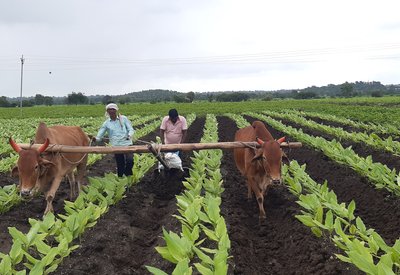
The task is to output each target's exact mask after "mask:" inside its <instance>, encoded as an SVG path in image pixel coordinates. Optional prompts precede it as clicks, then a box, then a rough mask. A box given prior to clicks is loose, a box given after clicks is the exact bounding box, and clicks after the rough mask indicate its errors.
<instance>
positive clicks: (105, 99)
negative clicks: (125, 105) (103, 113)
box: [101, 95, 113, 105]
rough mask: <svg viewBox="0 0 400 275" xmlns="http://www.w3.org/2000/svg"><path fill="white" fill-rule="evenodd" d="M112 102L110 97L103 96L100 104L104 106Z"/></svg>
mask: <svg viewBox="0 0 400 275" xmlns="http://www.w3.org/2000/svg"><path fill="white" fill-rule="evenodd" d="M111 102H113V98H112V96H110V95H105V96H103V98H102V100H101V103H103V104H104V105H106V104H108V103H111Z"/></svg>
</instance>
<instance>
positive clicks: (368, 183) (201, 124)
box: [0, 98, 400, 274]
mask: <svg viewBox="0 0 400 275" xmlns="http://www.w3.org/2000/svg"><path fill="white" fill-rule="evenodd" d="M398 102H399V99H398V98H391V100H387V99H386V98H382V99H376V100H375V102H374V103H375V104H372V103H371V101H370V100H367V99H363V100H359V101H357V100H353V99H352V100H349V101H342V100H325V101H324V100H315V101H280V102H244V103H232V104H228V103H224V104H219V105H218V103H195V104H193V105H190V104H182V105H170V104H159V105H158V104H157V105H154V104H137V105H124V106H122V108H121V109H122V111H123V113H124V114H127V115H130V118H131V120H132V122H133V124H134V128H135V129H137V135H138V136H137V138H138V139H139V140H138V141H136V143H137V144H139V143H140V141H141V140H144V141H155V140H156V136H157V135H158V126H159V123H160V119H161V117H162V115H164V114H165V113H167V110H168V109H169V108H171V107H176V108H177V109H178V110H179V111H180V112H181V113H182V114H184V115H185V116H187V117H189V121H190V127H189V130H188V137H187V142H190V143H194V142H210V141H211V140H214V141H233V137H234V134H235V131H236V130H237V129H238V128H240V127H243V126H245V125H248V124H249V123H252V122H253V121H254V120H256V119H257V120H261V121H263V122H264V123H265V124H266V126H267V128H268V129H269V130H270V132H271V133H272V135H273V136H274V137H275V138H279V137H281V136H286V137H287V139H288V140H289V142H290V141H300V142H302V143H303V147H302V148H297V149H291V150H286V154H287V155H288V157H289V159H290V160H291V162H290V165H285V167H284V173H285V183H284V184H282V185H279V186H273V187H272V188H271V189H270V190H269V192H268V195H267V196H266V199H265V209H266V215H267V217H266V221H265V222H263V223H259V221H258V207H257V203H256V201H255V199H253V200H250V201H247V199H246V195H247V188H246V185H245V180H244V179H243V178H242V177H241V175H240V174H239V172H238V170H237V169H236V167H235V165H234V161H233V155H232V151H231V150H224V151H220V150H210V151H201V152H204V153H201V154H199V153H193V152H185V153H184V155H183V166H184V167H189V168H190V170H185V172H179V171H175V172H173V173H171V174H170V175H169V176H168V177H166V176H165V175H159V174H158V173H157V172H156V171H155V166H154V165H155V160H154V158H153V157H152V156H151V155H150V156H148V155H147V154H142V155H140V158H139V156H136V158H135V170H134V171H135V172H136V176H135V177H134V178H133V179H129V180H127V179H124V180H122V181H118V179H116V178H115V177H113V176H112V175H111V174H109V173H113V172H114V167H115V164H114V160H113V159H112V156H111V155H107V156H100V155H98V156H97V157H93V158H92V159H91V165H90V167H89V168H88V175H89V177H91V178H92V179H91V184H90V185H93V188H95V187H96V188H97V189H96V190H97V191H88V192H85V194H86V196H85V198H82V199H78V200H77V202H76V203H75V204H74V205H72V204H71V203H67V204H66V205H67V207H65V202H64V199H67V197H68V193H69V188H68V187H67V186H68V185H67V184H62V186H61V188H60V189H59V192H58V193H57V196H56V199H55V203H54V208H55V212H56V214H61V215H60V216H57V215H56V218H54V219H53V218H52V217H51V218H47V220H46V219H45V222H43V223H39V222H37V221H40V220H41V219H42V217H41V215H42V213H43V210H44V207H45V202H44V200H43V197H42V196H39V197H36V198H33V199H32V200H31V201H21V200H20V199H19V197H18V196H17V195H15V194H17V191H16V190H13V189H11V188H10V186H12V185H13V184H16V183H17V179H14V178H11V177H10V176H9V170H10V168H11V167H12V165H13V163H15V159H16V157H17V156H15V154H14V153H13V152H12V151H11V150H10V148H8V147H9V145H8V144H7V143H6V138H7V137H8V136H9V135H10V134H11V135H12V136H13V137H14V138H15V139H16V140H17V141H18V142H28V141H29V139H30V138H32V137H33V135H34V130H35V127H36V125H37V123H38V121H40V120H46V122H47V123H48V124H49V125H52V124H58V123H63V124H68V125H80V126H82V127H83V128H84V130H85V131H86V132H87V133H88V134H94V133H95V132H96V129H97V128H98V127H99V126H100V123H101V121H102V120H103V118H102V117H100V115H97V114H102V113H103V110H102V106H89V107H88V108H85V107H76V109H74V115H72V114H71V113H69V112H68V111H67V110H65V109H66V108H65V107H58V106H56V107H41V108H39V107H37V108H31V109H27V110H24V113H25V114H26V116H30V118H29V119H15V118H14V119H8V118H3V119H1V120H2V122H3V123H2V125H4V129H5V130H4V131H3V134H1V136H2V143H3V144H1V145H0V170H1V171H2V172H1V173H0V186H2V187H3V188H2V189H1V191H0V192H1V193H0V204H1V205H0V213H1V214H0V217H1V223H0V253H1V254H0V257H1V258H2V260H1V263H0V274H11V273H13V272H14V273H16V272H17V271H20V272H21V274H24V273H23V272H24V271H25V270H26V273H29V272H30V274H41V273H43V272H47V273H54V274H150V272H149V269H147V268H146V266H151V267H153V268H157V269H159V270H163V271H164V272H166V273H167V274H171V273H173V272H174V269H175V274H190V272H193V274H199V273H202V274H224V273H227V274H363V273H370V274H390V273H394V274H396V273H398V272H399V267H400V242H398V238H399V231H398V228H399V223H400V212H399V211H398V210H399V207H400V206H399V205H400V204H399V203H400V200H399V196H400V185H399V182H400V177H399V175H398V170H399V167H400V158H399V155H400V146H399V142H398V141H399V137H400V132H399V131H398V129H399V123H400V119H399V118H400V115H399V114H400V113H399V111H398V109H399V108H395V107H394V106H396V104H398ZM344 103H345V104H344ZM149 109H152V110H157V111H155V112H151V111H150V110H149ZM181 110H182V111H181ZM70 111H71V110H70ZM2 112H5V111H4V109H3V110H0V114H1V113H2ZM389 113H390V114H391V116H390V117H391V120H390V121H388V119H387V118H388V114H389ZM44 114H48V115H47V116H45V115H44ZM66 114H67V115H66ZM150 114H151V115H150ZM16 116H17V117H18V115H16ZM7 117H8V116H7ZM82 117H83V119H82ZM89 117H91V118H89ZM8 123H10V124H8ZM297 164H299V165H305V167H303V168H301V167H300V166H298V165H297ZM221 180H222V181H221ZM324 183H326V184H325V185H324ZM90 185H89V186H90ZM6 186H7V187H6ZM115 186H118V187H115ZM113 188H115V189H113ZM110 190H112V191H110ZM195 192H197V193H195ZM94 194H95V195H94ZM99 194H100V195H99ZM193 194H196V195H193ZM189 198H191V200H189ZM183 202H185V203H183ZM86 211H88V212H86ZM82 213H84V214H82ZM74 215H75V216H74ZM79 215H80V216H79ZM30 218H31V220H29V219H30ZM32 219H35V220H36V222H35V221H34V220H32ZM9 228H16V229H17V230H15V229H11V230H10V233H9ZM163 229H165V231H164V232H163ZM20 232H21V233H20ZM171 232H175V233H176V234H177V235H174V234H172V233H171ZM225 233H226V234H225ZM177 236H178V237H177ZM156 247H164V248H165V249H164V250H162V249H161V250H160V249H159V248H158V249H156ZM160 251H161V254H163V255H164V258H167V259H164V258H163V257H162V256H161V254H160ZM165 251H168V253H170V254H168V253H167V252H165ZM168 255H169V256H168ZM151 270H153V272H155V273H157V272H159V273H157V274H163V273H161V271H156V269H151ZM185 272H187V273H185ZM379 272H383V273H379Z"/></svg>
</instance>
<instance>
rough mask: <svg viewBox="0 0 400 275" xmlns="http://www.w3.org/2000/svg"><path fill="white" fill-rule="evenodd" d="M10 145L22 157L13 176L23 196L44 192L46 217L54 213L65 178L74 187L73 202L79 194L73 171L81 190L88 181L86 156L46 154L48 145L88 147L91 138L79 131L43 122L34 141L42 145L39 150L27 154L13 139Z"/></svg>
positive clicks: (79, 154)
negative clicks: (56, 194) (49, 125)
mask: <svg viewBox="0 0 400 275" xmlns="http://www.w3.org/2000/svg"><path fill="white" fill-rule="evenodd" d="M9 141H10V145H11V146H12V148H13V149H14V150H15V151H16V152H18V154H19V158H18V162H17V166H16V167H14V168H13V170H12V175H13V176H19V187H20V192H21V195H23V196H30V195H32V194H33V193H34V191H36V190H39V191H42V192H44V193H45V198H46V201H47V206H46V210H45V211H44V214H46V213H48V212H50V211H51V212H52V211H53V204H52V202H53V199H54V196H55V193H56V191H57V190H58V187H59V186H60V183H61V181H62V179H63V177H64V176H66V177H67V178H68V181H69V183H70V186H71V195H70V197H71V198H72V197H73V196H74V195H75V194H74V193H75V191H76V190H75V177H74V169H75V168H77V184H78V190H80V185H81V184H82V183H84V180H86V179H85V176H86V164H87V154H83V153H67V154H64V153H51V152H45V150H46V148H47V147H48V146H49V143H52V144H61V145H71V146H88V145H89V138H88V137H87V135H86V134H85V133H84V132H83V131H82V129H81V128H80V127H77V126H61V125H60V126H52V127H47V126H46V124H45V123H43V122H41V123H40V124H39V127H38V129H37V131H36V136H35V140H34V143H42V144H43V145H42V146H41V147H40V148H39V149H38V150H36V149H27V150H24V149H22V148H21V147H19V146H18V144H16V143H15V142H14V141H13V140H12V138H11V137H10V140H9Z"/></svg>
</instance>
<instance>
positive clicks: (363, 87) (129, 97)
mask: <svg viewBox="0 0 400 275" xmlns="http://www.w3.org/2000/svg"><path fill="white" fill-rule="evenodd" d="M390 94H395V95H398V94H400V84H391V85H383V84H381V83H380V82H379V81H372V82H363V81H357V82H355V83H348V82H345V83H343V84H340V85H334V84H329V85H327V86H321V87H316V86H311V87H307V88H304V89H290V90H285V89H282V90H274V91H267V90H257V91H210V92H203V93H194V92H189V93H181V92H178V91H171V90H163V89H153V90H144V91H139V92H131V93H126V94H121V95H91V96H85V95H84V94H82V93H80V92H79V93H75V92H73V93H71V94H69V95H67V96H64V97H48V96H43V95H41V94H37V95H36V96H35V97H24V98H23V106H32V105H53V104H54V105H57V104H88V103H89V104H98V103H103V104H105V103H108V102H112V101H113V102H117V103H129V102H167V101H175V102H191V101H193V100H209V101H243V100H249V99H262V100H272V99H274V98H298V99H304V98H321V97H354V96H383V95H390ZM73 97H76V98H73ZM73 99H74V100H73ZM19 100H20V99H19V98H6V97H4V96H3V97H0V107H12V106H16V105H18V104H19Z"/></svg>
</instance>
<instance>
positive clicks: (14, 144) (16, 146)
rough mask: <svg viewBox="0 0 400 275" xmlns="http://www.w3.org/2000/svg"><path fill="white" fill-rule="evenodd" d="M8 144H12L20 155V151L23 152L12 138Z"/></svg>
mask: <svg viewBox="0 0 400 275" xmlns="http://www.w3.org/2000/svg"><path fill="white" fill-rule="evenodd" d="M8 142H9V143H10V145H11V147H12V148H13V149H14V151H15V152H17V153H18V152H19V151H21V150H22V149H21V147H19V145H18V144H16V143H15V141H14V140H13V139H12V138H11V137H10V138H9V139H8Z"/></svg>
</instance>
